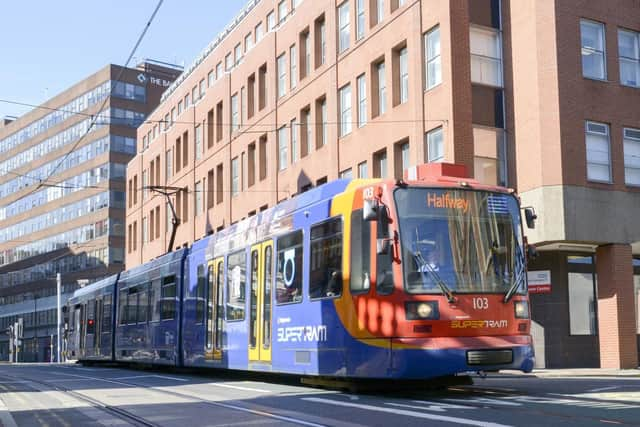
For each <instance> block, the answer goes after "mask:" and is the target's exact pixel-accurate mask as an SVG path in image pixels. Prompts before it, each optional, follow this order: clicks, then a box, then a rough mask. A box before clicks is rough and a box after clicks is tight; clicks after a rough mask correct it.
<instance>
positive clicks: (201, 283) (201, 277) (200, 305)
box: [196, 264, 207, 323]
mask: <svg viewBox="0 0 640 427" xmlns="http://www.w3.org/2000/svg"><path fill="white" fill-rule="evenodd" d="M197 270H198V284H197V286H196V323H203V322H204V291H205V288H206V286H207V278H206V276H205V274H204V264H200V265H199V266H198V269H197Z"/></svg>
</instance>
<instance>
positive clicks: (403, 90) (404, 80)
mask: <svg viewBox="0 0 640 427" xmlns="http://www.w3.org/2000/svg"><path fill="white" fill-rule="evenodd" d="M408 56H409V54H408V52H407V48H406V47H404V48H402V49H400V52H399V53H398V57H399V60H400V67H399V68H400V70H399V71H400V104H404V103H405V102H407V101H408V100H409V58H408Z"/></svg>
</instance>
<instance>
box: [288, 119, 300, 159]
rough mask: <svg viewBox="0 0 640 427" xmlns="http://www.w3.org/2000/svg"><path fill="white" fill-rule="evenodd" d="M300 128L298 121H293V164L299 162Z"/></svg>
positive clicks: (291, 128) (291, 124)
mask: <svg viewBox="0 0 640 427" xmlns="http://www.w3.org/2000/svg"><path fill="white" fill-rule="evenodd" d="M299 129H300V127H299V126H298V119H293V120H291V123H290V132H291V163H292V164H293V163H295V162H297V161H298V160H299V157H300V150H298V132H299Z"/></svg>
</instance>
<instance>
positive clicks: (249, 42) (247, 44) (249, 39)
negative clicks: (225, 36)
mask: <svg viewBox="0 0 640 427" xmlns="http://www.w3.org/2000/svg"><path fill="white" fill-rule="evenodd" d="M251 49H253V34H251V33H249V34H247V35H246V36H244V51H245V52H249V51H250V50H251Z"/></svg>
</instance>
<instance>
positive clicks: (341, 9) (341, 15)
mask: <svg viewBox="0 0 640 427" xmlns="http://www.w3.org/2000/svg"><path fill="white" fill-rule="evenodd" d="M338 29H339V37H338V53H342V52H344V51H345V50H347V49H349V39H350V37H351V29H350V22H349V2H348V1H345V2H344V3H342V4H341V5H340V6H338Z"/></svg>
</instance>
